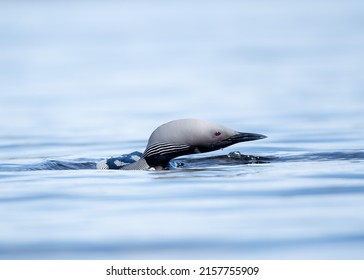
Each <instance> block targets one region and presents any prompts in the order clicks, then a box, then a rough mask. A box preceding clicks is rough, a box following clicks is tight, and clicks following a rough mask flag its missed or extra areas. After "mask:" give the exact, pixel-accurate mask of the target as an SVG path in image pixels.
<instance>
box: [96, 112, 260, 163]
mask: <svg viewBox="0 0 364 280" xmlns="http://www.w3.org/2000/svg"><path fill="white" fill-rule="evenodd" d="M264 138H266V136H264V135H262V134H256V133H246V132H238V131H235V130H232V129H230V128H228V127H225V126H223V125H220V124H215V123H211V122H208V121H205V120H199V119H180V120H174V121H170V122H168V123H165V124H163V125H161V126H159V127H158V128H157V129H156V130H154V131H153V133H152V134H151V136H150V138H149V141H148V144H147V147H146V149H145V151H144V153H143V154H139V153H137V152H136V153H132V154H131V155H132V159H133V157H134V158H136V160H133V162H132V163H130V164H126V165H123V164H122V163H121V162H120V161H119V160H117V159H116V160H115V161H113V162H115V163H117V164H116V165H115V164H110V160H113V159H115V158H111V159H109V160H103V161H101V162H99V163H97V168H98V169H122V170H151V169H154V170H162V169H165V168H167V166H168V163H169V161H170V160H171V159H173V158H176V157H179V156H182V155H189V154H196V153H207V152H212V151H216V150H219V149H223V148H225V147H228V146H230V145H233V144H236V143H240V142H245V141H253V140H259V139H264ZM138 155H139V156H138Z"/></svg>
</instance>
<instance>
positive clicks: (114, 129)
mask: <svg viewBox="0 0 364 280" xmlns="http://www.w3.org/2000/svg"><path fill="white" fill-rule="evenodd" d="M363 73H364V2H363V1H359V0H349V1H339V0H334V1H333V0H330V1H329V0H319V1H317V0H315V1H312V0H309V1H303V2H298V1H287V0H278V1H266V0H259V1H234V0H231V1H190V0H187V1H162V0H159V1H143V0H137V1H58V2H54V1H20V0H16V1H3V2H1V4H0V223H1V231H0V258H1V259H105V258H106V259H200V258H203V259H210V258H214V259H363V258H364V214H363V213H364V162H363V161H364V145H363V138H364V79H363ZM184 117H194V118H202V119H208V120H211V121H215V122H218V123H221V124H224V125H226V126H229V127H231V128H234V129H236V130H240V131H246V132H255V133H261V134H265V135H267V136H268V138H267V139H264V140H261V141H257V142H248V143H245V144H241V145H236V146H232V147H229V148H227V149H225V150H223V151H218V152H215V153H214V154H210V155H226V154H228V153H229V152H232V151H240V152H241V153H245V154H252V155H256V156H273V157H277V158H279V159H281V160H279V161H272V162H268V163H264V164H249V165H246V164H239V162H238V161H237V162H230V164H218V163H214V162H213V161H211V165H209V164H206V162H205V164H204V165H203V166H201V167H199V168H182V169H172V170H169V171H161V172H145V171H127V172H126V171H124V172H122V171H112V170H52V168H44V169H40V170H26V169H27V168H28V167H32V166H33V167H34V166H38V167H39V166H42V165H44V166H45V167H47V166H48V167H50V163H51V162H52V161H68V162H70V163H78V162H83V161H96V160H97V159H100V158H106V157H110V156H118V155H120V154H123V153H129V152H132V151H136V150H138V151H143V149H144V147H145V145H146V142H147V139H148V137H149V135H150V133H151V132H152V131H153V130H154V129H155V128H156V127H157V126H158V125H160V124H162V123H165V122H167V121H170V120H173V119H178V118H184ZM201 156H208V155H199V156H198V157H201ZM207 163H208V162H207ZM25 167H26V168H25ZM195 167H196V166H195ZM197 167H198V166H197ZM29 169H32V168H29ZM35 169H37V168H35ZM38 169H39V168H38Z"/></svg>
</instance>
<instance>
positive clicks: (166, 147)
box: [144, 143, 191, 158]
mask: <svg viewBox="0 0 364 280" xmlns="http://www.w3.org/2000/svg"><path fill="white" fill-rule="evenodd" d="M189 149H191V147H190V146H188V145H183V144H181V145H173V144H168V143H156V144H152V145H150V146H148V147H147V149H146V150H145V152H144V157H145V158H146V157H150V156H154V155H165V154H170V153H176V152H183V151H187V150H189Z"/></svg>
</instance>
